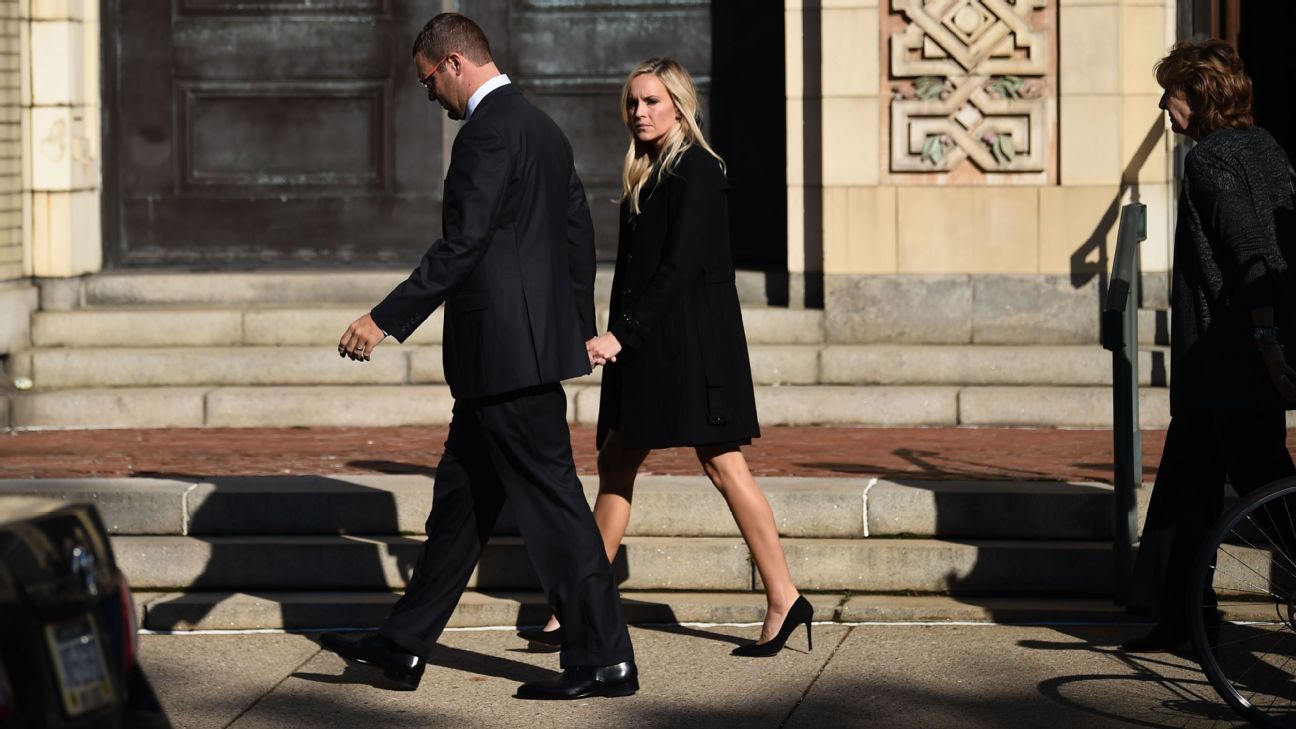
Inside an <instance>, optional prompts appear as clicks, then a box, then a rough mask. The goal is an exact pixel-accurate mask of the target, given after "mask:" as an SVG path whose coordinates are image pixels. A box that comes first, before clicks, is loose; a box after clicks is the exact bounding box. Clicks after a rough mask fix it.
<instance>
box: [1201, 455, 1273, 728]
mask: <svg viewBox="0 0 1296 729" xmlns="http://www.w3.org/2000/svg"><path fill="white" fill-rule="evenodd" d="M1191 574H1192V579H1191V581H1190V582H1191V584H1190V591H1189V593H1188V596H1187V599H1188V605H1187V606H1186V607H1187V608H1188V627H1189V630H1190V632H1191V634H1192V643H1193V647H1194V648H1195V649H1196V652H1197V660H1198V662H1199V663H1201V667H1202V671H1203V672H1204V673H1205V674H1206V678H1207V679H1209V680H1210V682H1211V685H1212V686H1214V687H1215V690H1216V691H1218V692H1219V694H1220V696H1221V697H1223V698H1224V700H1225V701H1226V702H1228V704H1229V706H1232V707H1233V709H1234V710H1236V711H1237V712H1238V713H1239V714H1241V715H1242V717H1243V718H1244V719H1246V720H1247V721H1249V722H1251V723H1252V724H1255V725H1256V726H1260V727H1296V477H1291V478H1285V479H1282V480H1280V481H1275V482H1273V483H1271V484H1269V485H1267V486H1265V487H1263V488H1261V489H1258V490H1256V491H1254V492H1252V493H1251V494H1250V495H1248V496H1247V497H1246V498H1244V499H1242V500H1241V501H1239V502H1238V504H1237V505H1236V506H1234V507H1233V508H1232V509H1230V510H1229V512H1228V513H1227V514H1225V515H1224V516H1222V517H1221V518H1220V519H1219V521H1217V522H1215V524H1214V526H1212V527H1211V530H1210V532H1209V533H1208V534H1207V537H1206V539H1205V541H1204V542H1203V543H1202V546H1201V548H1200V550H1199V551H1198V553H1197V558H1196V560H1195V562H1194V565H1193V571H1192V573H1191Z"/></svg>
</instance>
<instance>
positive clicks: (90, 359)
mask: <svg viewBox="0 0 1296 729" xmlns="http://www.w3.org/2000/svg"><path fill="white" fill-rule="evenodd" d="M749 353H750V357H751V366H752V377H753V379H754V381H755V382H756V384H759V385H788V384H790V385H814V384H820V383H822V384H834V385H969V386H974V385H1046V386H1084V385H1093V386H1104V385H1108V384H1110V382H1111V356H1110V355H1109V354H1108V353H1107V352H1105V351H1103V350H1101V349H1099V348H1097V347H1068V346H1058V347H1012V346H858V347H855V346H828V347H821V346H818V345H813V344H810V345H771V344H754V345H751V346H750V348H749ZM1167 359H1168V352H1166V351H1165V350H1163V349H1158V350H1155V351H1145V352H1140V371H1139V374H1140V380H1141V382H1142V384H1143V386H1164V385H1165V384H1166V373H1167V372H1168V369H1169V367H1168V364H1167ZM9 368H10V374H11V375H12V376H14V377H19V376H23V377H28V378H30V379H31V380H32V381H33V382H34V383H35V387H37V388H40V389H44V390H53V389H67V388H76V387H159V386H203V385H234V386H256V385H294V386H297V385H341V384H354V385H399V384H441V383H444V382H445V373H444V370H443V368H442V364H441V348H440V347H439V346H422V347H410V346H402V345H397V344H390V345H384V346H382V347H381V348H380V349H379V350H378V351H377V352H376V354H375V356H374V357H373V359H372V360H371V361H370V362H367V363H364V364H363V365H361V364H358V363H356V362H352V361H351V360H349V359H345V358H342V357H339V356H338V354H337V350H336V343H330V344H316V345H314V346H287V345H284V346H259V345H241V346H238V345H233V346H225V347H196V346H195V347H138V348H122V347H104V348H82V347H76V348H40V349H34V350H28V351H25V352H19V353H17V354H14V355H13V356H12V357H11V362H10V365H9ZM601 373H602V370H601V369H597V370H595V372H594V373H593V374H592V375H591V376H589V377H586V378H581V379H580V380H578V382H581V383H585V384H592V383H597V382H598V381H599V380H600V379H601Z"/></svg>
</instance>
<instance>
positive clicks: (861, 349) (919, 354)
mask: <svg viewBox="0 0 1296 729" xmlns="http://www.w3.org/2000/svg"><path fill="white" fill-rule="evenodd" d="M1169 360H1170V353H1169V351H1168V350H1166V349H1165V348H1155V349H1151V350H1145V351H1141V352H1139V383H1140V384H1141V385H1144V386H1165V385H1166V384H1167V382H1168V380H1169V374H1168V373H1169V371H1170V365H1169ZM818 381H819V382H822V383H824V384H841V385H1052V386H1066V385H1110V384H1111V381H1112V355H1111V353H1110V352H1107V351H1106V350H1104V349H1102V348H1101V347H1098V346H1091V345H1056V346H1012V345H998V346H995V345H980V346H977V345H862V346H849V345H840V346H830V347H824V348H823V350H822V352H821V353H820V373H819V379H818Z"/></svg>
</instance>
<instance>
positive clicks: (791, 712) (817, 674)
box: [776, 628, 855, 729]
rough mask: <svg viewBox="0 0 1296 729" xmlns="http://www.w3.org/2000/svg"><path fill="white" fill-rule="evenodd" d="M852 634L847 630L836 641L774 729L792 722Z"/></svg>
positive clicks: (781, 728) (781, 727) (853, 630)
mask: <svg viewBox="0 0 1296 729" xmlns="http://www.w3.org/2000/svg"><path fill="white" fill-rule="evenodd" d="M854 632H855V628H847V629H846V632H844V633H842V637H841V640H839V641H837V645H835V646H833V649H832V653H829V654H828V658H827V659H826V660H824V662H823V665H821V666H819V670H818V671H815V675H814V678H812V679H810V683H809V684H808V685H806V687H805V691H802V692H801V695H800V696H799V697H797V700H796V703H795V704H793V705H792V708H791V709H789V710H788V713H787V715H786V716H784V717H783V721H780V722H779V723H778V726H777V727H776V729H784V727H786V726H787V724H788V722H789V721H792V716H793V715H794V714H796V711H797V709H799V708H801V704H803V703H805V700H806V697H807V696H809V695H810V691H811V690H813V689H814V687H815V684H817V683H819V677H820V676H822V675H823V674H824V671H826V670H828V665H829V664H831V663H832V661H833V659H834V658H836V657H837V651H838V650H840V649H841V647H842V644H843V643H845V642H846V639H847V638H849V637H850V636H851V633H854Z"/></svg>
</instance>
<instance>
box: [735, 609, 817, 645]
mask: <svg viewBox="0 0 1296 729" xmlns="http://www.w3.org/2000/svg"><path fill="white" fill-rule="evenodd" d="M812 620H814V606H813V605H811V604H810V601H809V600H807V599H805V597H804V596H798V597H797V599H796V602H794V603H792V607H791V609H789V610H788V614H787V616H786V617H784V618H783V627H781V628H779V632H778V635H776V636H774V637H773V638H770V639H769V640H767V641H765V642H764V643H748V644H747V645H740V646H738V647H737V648H734V649H733V652H732V653H730V654H729V655H733V656H743V657H745V658H765V657H767V656H772V655H774V654H776V653H778V652H779V651H781V650H783V644H784V643H787V639H788V638H789V637H790V636H791V635H792V631H794V630H796V629H797V626H798V625H801V624H802V623H804V624H805V626H806V649H807V650H814V636H813V635H812V634H811V632H810V623H811V621H812Z"/></svg>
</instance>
